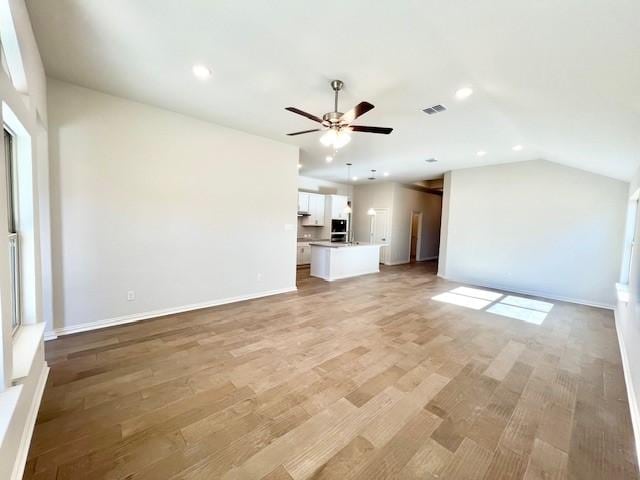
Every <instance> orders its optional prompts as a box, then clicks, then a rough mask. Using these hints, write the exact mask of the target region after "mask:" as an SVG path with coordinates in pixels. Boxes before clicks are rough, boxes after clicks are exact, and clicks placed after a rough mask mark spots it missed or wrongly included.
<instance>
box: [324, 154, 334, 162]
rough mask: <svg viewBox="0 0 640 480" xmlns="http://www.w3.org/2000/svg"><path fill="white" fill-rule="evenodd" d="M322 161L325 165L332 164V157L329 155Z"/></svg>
mask: <svg viewBox="0 0 640 480" xmlns="http://www.w3.org/2000/svg"><path fill="white" fill-rule="evenodd" d="M324 159H325V160H326V161H327V163H331V162H333V157H332V156H331V155H327V156H326V157H324Z"/></svg>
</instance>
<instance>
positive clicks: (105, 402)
mask: <svg viewBox="0 0 640 480" xmlns="http://www.w3.org/2000/svg"><path fill="white" fill-rule="evenodd" d="M433 271H434V265H433V264H431V263H418V264H413V265H409V266H399V267H389V268H384V269H383V271H382V272H381V273H380V274H377V275H370V276H366V277H360V278H356V279H352V280H345V281H340V282H335V283H333V284H329V283H325V282H323V281H321V280H318V279H314V278H309V277H308V271H305V270H301V271H299V272H298V275H299V282H298V286H299V290H298V292H296V293H290V294H284V295H278V296H274V297H269V298H265V299H260V300H255V301H250V302H243V303H238V304H233V305H227V306H223V307H219V308H211V309H207V310H201V311H196V312H190V313H185V314H181V315H172V316H168V317H164V318H160V319H155V320H148V321H144V322H139V323H136V324H130V325H125V326H121V327H114V328H109V329H105V330H100V331H95V332H90V333H84V334H78V335H74V336H68V337H64V338H61V339H59V340H55V341H51V342H48V343H47V345H46V352H47V361H48V362H49V364H50V366H51V375H50V377H49V381H48V384H47V387H46V391H45V397H44V399H43V403H42V407H41V410H40V414H39V417H38V420H37V426H36V429H35V434H34V436H33V442H32V446H31V450H30V453H29V460H28V464H27V470H26V473H25V478H27V479H40V480H42V479H58V480H64V479H102V478H105V479H107V478H108V479H125V478H126V479H136V480H138V479H150V480H158V479H169V478H181V479H182V478H184V479H214V478H222V479H226V480H230V479H270V480H275V479H306V478H314V479H348V478H349V479H350V478H359V479H366V480H370V479H383V478H385V479H386V478H396V479H436V478H437V479H446V480H451V479H456V480H459V479H487V480H496V479H507V478H509V479H520V478H524V479H527V480H532V479H564V478H568V479H576V480H589V479H603V480H604V479H606V480H609V479H611V480H613V479H616V480H617V479H635V478H638V471H637V465H636V461H635V454H634V444H633V436H632V430H631V423H630V418H629V409H628V404H627V397H626V392H625V385H624V380H623V373H622V367H621V361H620V355H619V352H618V346H617V340H616V333H615V329H614V320H613V315H612V312H610V311H606V310H601V309H596V308H589V307H582V306H576V305H571V304H566V303H562V302H553V303H554V306H553V308H552V310H551V312H550V313H549V315H548V316H547V318H546V320H545V321H544V323H543V324H542V325H540V326H537V325H533V324H529V323H525V322H522V321H519V320H515V319H510V318H507V317H503V316H499V315H494V314H491V313H487V312H485V311H475V310H472V309H468V308H464V307H459V306H455V305H451V304H446V303H439V302H437V301H434V300H432V299H431V298H432V297H433V296H434V295H436V294H439V293H442V292H446V291H449V290H451V289H452V288H455V287H456V286H457V285H454V284H451V283H449V282H446V281H443V280H441V279H438V278H437V277H436V276H435V275H434V274H433Z"/></svg>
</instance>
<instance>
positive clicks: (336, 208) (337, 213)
mask: <svg viewBox="0 0 640 480" xmlns="http://www.w3.org/2000/svg"><path fill="white" fill-rule="evenodd" d="M348 201H349V197H347V196H346V195H331V218H332V219H334V218H335V219H339V220H347V214H346V213H344V209H345V208H347V202H348Z"/></svg>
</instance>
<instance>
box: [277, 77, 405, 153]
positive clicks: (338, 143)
mask: <svg viewBox="0 0 640 480" xmlns="http://www.w3.org/2000/svg"><path fill="white" fill-rule="evenodd" d="M343 87H344V82H342V81H341V80H332V81H331V88H332V89H333V91H334V100H333V112H327V113H325V114H324V115H323V116H322V118H320V117H317V116H316V115H313V114H311V113H307V112H305V111H303V110H300V109H299V108H296V107H287V108H286V109H285V110H288V111H290V112H292V113H295V114H298V115H302V116H303V117H306V118H308V119H309V120H313V121H314V122H317V123H320V124H321V125H322V126H323V127H324V129H322V128H314V129H311V130H303V131H300V132H293V133H288V134H287V135H289V136H293V135H302V134H305V133H311V132H320V131H324V132H325V133H324V134H323V135H322V136H321V137H320V143H322V145H324V146H325V147H333V148H334V149H336V150H337V149H339V148H342V147H344V146H345V145H346V144H347V143H349V142H350V141H351V132H367V133H379V134H383V135H388V134H390V133H391V132H392V131H393V129H392V128H387V127H367V126H364V125H351V122H353V121H354V120H355V119H356V118H358V117H360V116H362V115H364V114H365V113H367V112H368V111H369V110H372V109H373V108H374V106H373V105H372V104H371V103H369V102H360V103H359V104H358V105H356V106H355V107H353V108H352V109H351V110H349V111H348V112H346V113H342V112H339V111H338V93H339V92H340V90H342V88H343Z"/></svg>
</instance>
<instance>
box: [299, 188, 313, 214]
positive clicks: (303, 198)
mask: <svg viewBox="0 0 640 480" xmlns="http://www.w3.org/2000/svg"><path fill="white" fill-rule="evenodd" d="M309 195H311V194H310V193H307V192H298V211H299V212H308V211H309Z"/></svg>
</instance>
